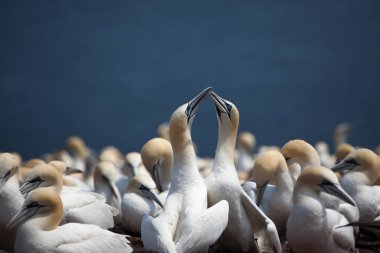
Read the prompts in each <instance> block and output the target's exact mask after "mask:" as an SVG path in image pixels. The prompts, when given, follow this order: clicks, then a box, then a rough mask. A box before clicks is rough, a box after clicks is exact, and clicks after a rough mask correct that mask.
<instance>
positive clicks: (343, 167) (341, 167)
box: [331, 160, 358, 172]
mask: <svg viewBox="0 0 380 253" xmlns="http://www.w3.org/2000/svg"><path fill="white" fill-rule="evenodd" d="M356 166H358V164H356V163H347V162H346V161H345V160H343V162H341V163H339V164H337V165H335V166H334V167H333V168H331V170H332V171H334V172H342V171H350V170H353V169H354V168H355V167H356Z"/></svg>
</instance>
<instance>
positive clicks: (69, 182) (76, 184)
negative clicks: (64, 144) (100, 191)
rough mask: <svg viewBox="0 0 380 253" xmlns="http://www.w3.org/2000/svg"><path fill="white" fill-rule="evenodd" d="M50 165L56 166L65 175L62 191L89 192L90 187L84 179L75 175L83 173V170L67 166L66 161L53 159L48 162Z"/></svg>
mask: <svg viewBox="0 0 380 253" xmlns="http://www.w3.org/2000/svg"><path fill="white" fill-rule="evenodd" d="M48 164H49V165H51V166H53V167H54V168H56V169H57V170H58V171H59V173H60V174H61V175H62V177H63V187H62V191H66V190H69V191H86V192H89V191H91V190H90V187H89V186H88V185H86V184H85V183H84V182H83V181H81V180H80V179H78V177H74V175H77V174H82V173H83V171H82V170H78V169H76V168H71V167H69V166H67V164H66V163H65V162H62V161H57V160H52V161H50V162H49V163H48Z"/></svg>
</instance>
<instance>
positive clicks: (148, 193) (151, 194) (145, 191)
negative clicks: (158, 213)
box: [139, 184, 164, 208]
mask: <svg viewBox="0 0 380 253" xmlns="http://www.w3.org/2000/svg"><path fill="white" fill-rule="evenodd" d="M139 190H140V191H141V192H142V193H143V194H144V196H145V197H147V198H149V199H151V200H153V201H154V202H156V203H157V204H158V205H159V206H161V207H162V208H164V205H163V204H162V203H161V201H160V200H159V199H158V197H157V195H156V194H155V193H154V192H153V191H152V190H151V189H149V188H148V187H146V186H145V185H143V184H142V185H140V187H139Z"/></svg>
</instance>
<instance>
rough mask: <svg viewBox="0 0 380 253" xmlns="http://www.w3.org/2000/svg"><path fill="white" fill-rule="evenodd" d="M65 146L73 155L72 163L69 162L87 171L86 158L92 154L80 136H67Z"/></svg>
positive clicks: (74, 166)
mask: <svg viewBox="0 0 380 253" xmlns="http://www.w3.org/2000/svg"><path fill="white" fill-rule="evenodd" d="M65 148H66V150H67V151H69V153H70V155H71V159H72V161H71V163H70V164H68V165H69V166H70V167H72V168H77V169H79V170H82V171H83V172H85V170H86V161H85V160H86V158H87V157H88V156H89V155H90V151H89V150H88V148H87V146H86V144H85V143H84V141H83V140H82V138H80V137H79V136H70V137H69V138H67V140H66V143H65Z"/></svg>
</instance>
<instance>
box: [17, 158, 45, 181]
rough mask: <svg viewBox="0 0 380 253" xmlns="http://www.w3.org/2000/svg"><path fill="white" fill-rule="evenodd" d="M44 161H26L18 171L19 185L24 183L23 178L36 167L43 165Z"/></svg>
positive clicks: (35, 159)
mask: <svg viewBox="0 0 380 253" xmlns="http://www.w3.org/2000/svg"><path fill="white" fill-rule="evenodd" d="M44 163H45V161H44V160H41V159H37V158H33V159H30V160H28V161H26V162H25V163H24V164H23V165H22V166H21V167H20V169H19V181H20V184H22V183H24V181H25V178H26V177H27V176H28V174H29V172H30V171H31V170H32V169H33V168H34V167H35V166H37V165H40V164H44Z"/></svg>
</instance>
